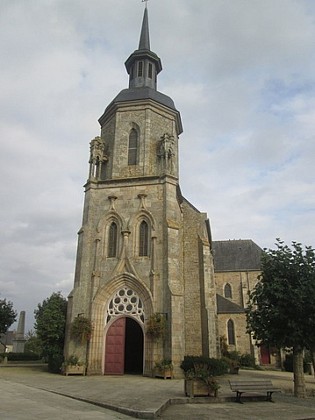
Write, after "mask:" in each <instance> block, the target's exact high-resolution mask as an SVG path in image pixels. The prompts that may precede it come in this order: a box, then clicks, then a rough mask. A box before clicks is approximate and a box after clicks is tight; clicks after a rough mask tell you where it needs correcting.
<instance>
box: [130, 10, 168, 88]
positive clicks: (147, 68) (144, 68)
mask: <svg viewBox="0 0 315 420" xmlns="http://www.w3.org/2000/svg"><path fill="white" fill-rule="evenodd" d="M125 66H126V69H127V73H128V74H129V88H142V87H150V88H152V89H154V90H156V89H157V75H158V74H159V73H160V71H161V70H162V63H161V60H160V58H159V57H158V56H157V55H156V54H155V53H154V52H152V51H151V50H150V35H149V18H148V9H147V7H146V8H145V9H144V15H143V21H142V27H141V34H140V41H139V47H138V49H137V50H135V51H134V52H133V53H132V54H131V55H130V57H129V58H128V59H127V61H126V62H125Z"/></svg>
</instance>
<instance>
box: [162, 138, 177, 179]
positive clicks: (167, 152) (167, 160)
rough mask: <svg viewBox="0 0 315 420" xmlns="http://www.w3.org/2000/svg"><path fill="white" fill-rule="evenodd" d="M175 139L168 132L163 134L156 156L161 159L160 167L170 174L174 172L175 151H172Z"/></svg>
mask: <svg viewBox="0 0 315 420" xmlns="http://www.w3.org/2000/svg"><path fill="white" fill-rule="evenodd" d="M174 145H175V140H174V136H171V135H169V134H168V133H165V134H163V136H162V137H161V140H160V142H159V146H158V157H159V158H160V159H161V162H162V168H163V169H164V170H165V171H166V172H169V173H171V174H173V173H174V168H175V163H174V159H175V152H174Z"/></svg>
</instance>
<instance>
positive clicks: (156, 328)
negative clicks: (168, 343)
mask: <svg viewBox="0 0 315 420" xmlns="http://www.w3.org/2000/svg"><path fill="white" fill-rule="evenodd" d="M146 331H147V334H148V335H149V336H150V337H152V338H154V339H158V338H164V336H165V331H166V320H165V317H164V316H163V314H160V313H158V312H156V313H154V314H153V315H151V316H150V318H149V320H148V323H147V330H146Z"/></svg>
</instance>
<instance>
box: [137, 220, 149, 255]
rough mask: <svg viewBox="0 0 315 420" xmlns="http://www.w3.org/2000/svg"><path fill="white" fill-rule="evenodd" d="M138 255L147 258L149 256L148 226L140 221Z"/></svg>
mask: <svg viewBox="0 0 315 420" xmlns="http://www.w3.org/2000/svg"><path fill="white" fill-rule="evenodd" d="M139 255H140V257H147V256H148V255H149V225H148V223H147V222H146V221H145V220H142V222H141V223H140V227H139Z"/></svg>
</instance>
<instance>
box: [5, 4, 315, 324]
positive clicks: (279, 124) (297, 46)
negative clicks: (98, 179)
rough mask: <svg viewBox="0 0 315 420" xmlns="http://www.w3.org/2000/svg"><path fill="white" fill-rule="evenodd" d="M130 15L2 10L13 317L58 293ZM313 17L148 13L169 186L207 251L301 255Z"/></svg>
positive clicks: (8, 290) (307, 224)
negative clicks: (169, 149)
mask: <svg viewBox="0 0 315 420" xmlns="http://www.w3.org/2000/svg"><path fill="white" fill-rule="evenodd" d="M142 10H143V5H142V4H141V2H140V1H139V4H138V5H137V4H136V3H134V2H131V1H130V0H91V1H89V2H86V1H85V0H67V1H66V2H64V1H61V0H53V1H49V2H38V1H36V0H29V1H28V2H25V1H24V0H15V1H14V2H12V1H10V0H3V1H2V3H1V15H0V59H1V63H2V65H1V67H0V77H1V81H2V87H1V97H0V106H1V115H0V133H1V137H0V138H1V140H0V141H1V154H0V175H1V180H2V183H1V197H2V204H1V208H0V227H1V232H2V235H1V238H0V267H1V271H0V272H1V280H0V292H1V295H0V296H1V297H6V298H8V299H11V300H12V301H13V303H14V305H15V307H16V308H17V309H18V310H25V309H26V311H27V315H26V316H27V323H28V328H31V327H32V322H33V318H32V314H33V310H34V308H35V307H36V306H37V304H38V303H39V302H41V301H42V300H43V299H45V298H46V297H47V296H49V295H50V294H51V293H52V292H54V291H57V290H61V291H62V292H63V293H64V295H65V296H66V295H67V294H68V293H69V291H70V290H71V288H72V284H73V271H74V266H75V252H76V239H77V238H76V232H77V231H78V230H79V228H80V225H81V218H82V206H83V198H84V192H83V188H82V186H83V184H84V183H85V180H86V178H87V172H88V157H89V156H88V154H89V142H90V140H91V139H92V138H94V137H95V136H96V135H98V134H99V124H98V122H97V119H98V118H99V117H100V115H101V114H102V113H103V111H104V109H105V107H106V106H107V105H108V104H109V103H110V101H111V100H112V99H113V98H114V97H115V96H116V95H117V93H118V92H119V91H120V90H122V89H124V88H126V87H127V85H128V76H127V74H126V72H125V69H124V64H123V63H124V61H125V60H126V59H127V58H128V56H129V55H130V53H132V52H133V51H134V50H135V49H136V48H137V46H138V40H139V33H140V25H141V21H142ZM314 17H315V6H314V2H313V1H309V0H300V1H298V2H297V1H295V0H277V2H275V1H274V0H264V1H263V2H262V1H260V0H251V1H248V0H233V2H231V1H230V0H221V1H220V2H209V1H208V0H199V1H198V2H196V1H192V0H172V2H169V1H168V0H159V2H155V1H151V2H149V21H150V33H151V48H152V50H153V51H154V52H156V53H157V54H158V55H159V56H160V57H161V59H162V63H163V71H162V72H161V74H160V75H159V81H158V86H159V90H161V91H162V92H163V93H165V94H167V95H169V96H171V97H172V99H174V101H175V103H176V106H177V108H178V110H179V111H180V112H181V116H182V121H183V126H184V133H183V134H182V135H181V136H180V141H179V145H180V174H181V178H180V184H181V189H182V192H183V194H184V195H185V197H186V198H187V199H188V200H189V201H191V202H192V204H194V205H195V206H196V207H197V208H199V209H200V210H201V211H206V212H207V213H208V216H209V218H210V220H211V225H212V232H213V239H215V240H218V239H233V238H252V239H253V240H255V241H256V242H257V244H258V245H260V246H262V247H265V246H267V247H269V246H272V245H273V242H274V239H275V238H276V237H277V236H280V237H281V238H283V239H284V240H285V241H287V242H290V241H291V240H293V239H294V240H298V241H300V242H302V243H306V244H312V242H313V238H314V229H312V226H313V222H314V215H315V203H314V198H313V197H314V196H315V191H314V189H315V188H314V185H315V183H314V170H313V158H312V157H313V156H314V152H315V151H314V147H315V142H314V132H315V130H314V129H315V127H314V125H315V123H314V121H315V118H314V117H315V101H314V85H315V84H314V81H315V80H314V78H315V76H314V75H315V71H314V70H315V69H314V66H315V51H314V47H313V45H314V37H315V25H314Z"/></svg>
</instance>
